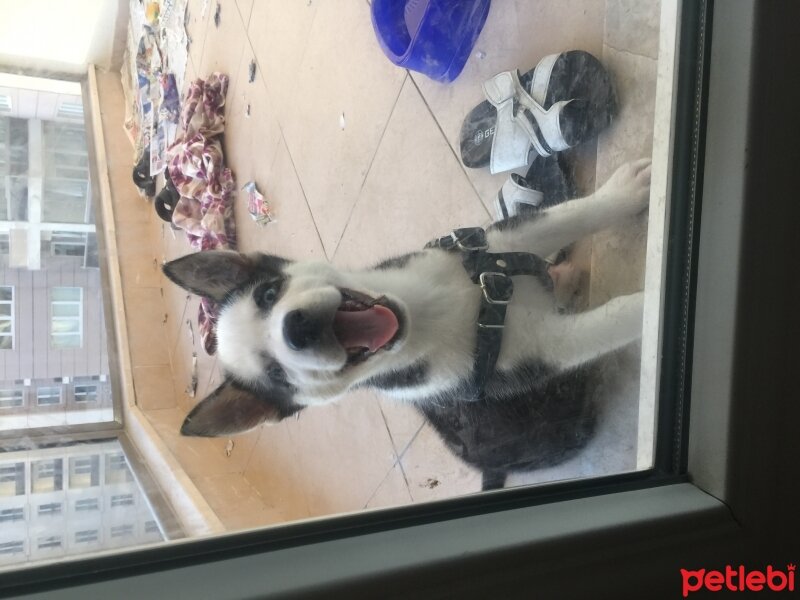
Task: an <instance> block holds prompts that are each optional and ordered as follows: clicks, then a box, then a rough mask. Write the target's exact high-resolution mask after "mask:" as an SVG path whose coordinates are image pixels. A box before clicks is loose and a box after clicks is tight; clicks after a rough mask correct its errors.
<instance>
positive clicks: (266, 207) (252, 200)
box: [242, 181, 275, 226]
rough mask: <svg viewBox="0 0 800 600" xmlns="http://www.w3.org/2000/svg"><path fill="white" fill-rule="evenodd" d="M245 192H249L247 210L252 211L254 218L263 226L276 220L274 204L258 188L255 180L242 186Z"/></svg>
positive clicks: (251, 214)
mask: <svg viewBox="0 0 800 600" xmlns="http://www.w3.org/2000/svg"><path fill="white" fill-rule="evenodd" d="M242 191H243V192H247V212H249V213H250V216H251V217H252V219H253V220H254V221H255V222H256V223H258V224H259V225H261V226H264V225H266V224H267V223H271V222H272V221H274V220H275V214H274V213H273V212H272V206H270V203H269V202H268V201H267V199H266V198H264V196H263V195H262V194H261V192H259V191H258V189H257V188H256V182H255V181H248V182H247V183H245V184H244V187H242Z"/></svg>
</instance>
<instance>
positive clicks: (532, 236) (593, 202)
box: [488, 159, 650, 256]
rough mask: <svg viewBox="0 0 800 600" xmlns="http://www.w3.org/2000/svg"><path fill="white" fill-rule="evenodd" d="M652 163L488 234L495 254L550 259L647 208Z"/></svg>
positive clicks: (627, 167)
mask: <svg viewBox="0 0 800 600" xmlns="http://www.w3.org/2000/svg"><path fill="white" fill-rule="evenodd" d="M649 195H650V160H649V159H641V160H637V161H633V162H630V163H626V164H624V165H622V166H621V167H620V168H619V169H617V170H616V171H615V172H614V174H613V175H612V176H611V177H610V178H609V179H608V181H606V183H605V184H604V185H603V186H602V187H601V188H600V189H599V190H597V191H596V192H595V193H594V194H592V195H591V196H588V197H586V198H580V199H578V200H570V201H569V202H565V203H563V204H559V205H557V206H554V207H552V208H548V209H547V210H545V211H543V212H541V213H540V214H538V215H534V216H533V217H530V218H529V219H528V220H523V219H521V220H519V221H516V222H509V223H507V224H501V226H500V227H498V228H496V229H493V230H490V231H489V234H488V235H489V247H490V248H491V249H492V252H511V251H516V252H533V253H534V254H538V255H539V256H549V255H550V254H552V253H554V252H557V251H558V250H560V249H561V248H564V247H565V246H568V245H569V244H571V243H572V242H574V241H576V240H578V239H580V238H582V237H584V236H586V235H589V234H591V233H594V232H595V231H600V230H602V229H607V228H609V227H611V226H613V225H615V224H617V223H619V222H620V221H621V220H623V219H626V218H628V217H632V216H634V215H636V214H638V213H640V212H641V211H642V210H644V209H645V208H646V207H647V202H648V199H649Z"/></svg>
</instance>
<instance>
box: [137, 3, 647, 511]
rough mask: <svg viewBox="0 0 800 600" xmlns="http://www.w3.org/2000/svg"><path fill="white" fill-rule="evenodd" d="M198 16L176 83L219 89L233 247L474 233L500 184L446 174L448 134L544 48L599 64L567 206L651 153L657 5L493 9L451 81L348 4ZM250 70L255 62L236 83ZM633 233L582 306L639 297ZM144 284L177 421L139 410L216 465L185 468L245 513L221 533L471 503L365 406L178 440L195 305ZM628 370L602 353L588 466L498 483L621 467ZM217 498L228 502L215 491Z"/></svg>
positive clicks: (392, 245)
mask: <svg viewBox="0 0 800 600" xmlns="http://www.w3.org/2000/svg"><path fill="white" fill-rule="evenodd" d="M202 4H203V2H202V0H190V2H189V20H188V34H189V37H190V39H191V45H190V62H189V66H188V70H187V74H186V81H191V80H192V79H193V78H194V77H195V76H199V77H203V76H207V75H208V74H209V73H210V72H211V71H212V70H218V71H222V72H224V73H227V74H228V75H229V76H230V86H229V91H228V97H227V106H226V109H227V129H226V135H225V141H224V145H225V152H226V159H227V163H228V165H229V166H230V167H231V168H232V169H233V171H234V173H235V175H236V178H237V181H238V183H239V185H240V186H241V184H244V183H245V182H247V181H251V180H252V181H255V182H256V183H257V185H258V187H259V188H260V190H261V191H262V192H263V193H264V194H265V195H266V196H267V198H268V199H269V200H271V202H272V203H273V207H274V211H275V213H276V215H277V221H276V222H274V223H271V224H269V225H268V226H266V227H263V228H262V227H260V226H258V225H256V224H255V223H254V222H253V221H252V220H251V219H250V218H249V215H248V214H247V212H246V207H245V200H244V197H239V198H238V199H237V205H236V209H235V210H236V225H237V228H238V235H239V247H240V249H241V250H243V251H252V250H261V251H264V252H273V253H279V254H283V255H286V256H289V257H291V258H296V259H303V258H316V259H328V260H331V261H333V262H334V263H335V264H339V265H364V264H368V263H372V262H375V261H376V260H377V259H379V258H383V257H386V256H387V255H390V254H393V253H399V252H403V251H405V250H411V249H416V248H419V247H420V246H421V245H422V244H424V243H425V242H426V241H427V240H428V239H430V238H432V237H434V236H436V235H441V234H443V233H445V232H447V231H449V230H450V229H452V228H453V227H456V226H467V225H476V224H477V225H484V224H486V223H488V222H489V221H490V220H491V215H490V212H489V209H490V207H491V203H492V200H493V198H494V195H495V194H496V192H497V189H498V188H499V187H500V185H501V184H502V182H503V181H504V179H505V178H506V177H507V174H503V175H495V176H492V175H490V174H489V173H488V170H470V169H465V168H464V167H462V165H461V163H460V160H459V158H458V131H459V127H460V124H461V120H462V119H463V117H464V115H465V114H466V113H467V112H468V111H469V109H470V108H471V107H472V106H474V105H475V104H476V103H477V102H479V101H480V100H481V99H482V97H481V87H480V84H481V82H482V81H483V80H484V79H486V78H487V77H489V76H491V75H492V74H494V73H495V72H498V71H501V70H507V69H509V68H515V67H520V68H523V69H528V68H530V67H531V66H532V65H535V64H536V62H538V60H539V59H540V58H541V57H543V56H544V55H546V54H550V53H554V52H559V51H562V50H567V49H575V48H577V49H584V50H588V51H590V52H592V53H594V54H595V55H597V56H599V57H601V58H602V59H603V60H604V61H605V62H606V63H607V64H608V65H609V68H610V69H611V71H612V74H613V76H614V78H615V80H616V82H617V87H618V93H619V96H620V100H621V113H620V115H619V118H618V119H617V121H616V122H615V123H614V124H613V125H612V127H611V128H610V129H609V130H608V131H607V132H605V133H604V134H603V135H601V137H600V140H599V142H598V143H597V144H587V145H586V146H585V147H583V148H581V149H579V150H577V151H575V156H576V158H577V159H578V160H579V161H580V162H581V164H582V167H581V169H580V173H581V181H580V183H581V186H582V187H583V189H584V191H591V189H593V186H594V185H595V181H596V180H597V181H600V182H602V181H604V180H605V178H606V177H607V176H608V174H609V173H610V172H611V171H612V170H613V168H615V167H616V166H617V165H618V164H619V163H621V162H623V161H625V160H629V159H633V158H638V157H639V156H648V155H649V153H650V146H651V144H652V135H651V131H652V121H653V97H654V91H655V65H656V60H657V55H656V53H657V48H658V41H657V38H658V18H659V10H658V6H659V2H658V0H655V1H638V0H636V1H634V0H607V1H604V0H537V1H536V2H530V1H528V0H495V2H494V5H493V7H492V9H491V11H490V14H489V17H488V19H487V22H486V25H485V28H484V30H483V32H482V34H481V37H480V38H479V40H478V42H477V45H476V52H475V53H474V54H473V56H472V57H471V58H470V59H469V62H468V63H467V66H466V68H465V69H464V71H463V74H462V75H461V76H460V77H459V79H458V80H457V81H456V82H455V83H453V84H450V85H442V84H439V83H435V82H433V81H430V80H428V79H426V78H425V77H424V76H422V75H420V74H417V73H409V72H407V71H405V70H403V69H399V68H396V67H394V66H393V65H392V64H390V63H389V62H388V60H386V59H385V57H384V56H383V55H382V53H381V52H380V50H379V48H378V45H377V42H376V40H375V37H374V34H373V31H372V27H371V24H370V14H369V4H368V3H367V2H366V1H356V0H346V1H342V2H339V1H336V2H334V1H333V0H308V1H307V2H306V1H299V0H298V1H295V0H292V1H291V2H287V1H286V0H236V1H234V0H221V1H220V4H221V12H220V15H221V20H220V25H219V27H217V26H215V24H214V21H213V19H212V18H210V14H211V13H212V12H213V8H214V4H215V2H210V3H209V8H208V9H207V10H206V14H205V15H202V14H201V13H202V8H201V7H202ZM251 61H255V62H256V65H257V71H256V77H255V81H253V82H252V83H250V82H248V79H247V72H248V67H249V65H250V63H251ZM248 107H249V114H248V112H247V108H248ZM342 123H343V124H344V126H342ZM597 148H599V152H598V151H597ZM596 155H597V161H596V163H597V165H596V168H595V156H596ZM595 174H596V175H597V176H596V177H595ZM156 226H157V227H160V231H158V232H157V234H155V239H157V240H159V243H160V246H159V252H160V256H159V258H160V259H162V260H163V259H171V258H175V257H178V256H181V255H183V254H186V253H187V252H189V251H190V249H189V246H188V244H187V243H186V242H185V240H184V239H183V238H182V234H181V232H174V231H172V230H171V229H170V228H169V227H168V226H167V225H156ZM644 235H645V234H644V230H643V225H642V224H641V223H637V224H635V226H633V227H631V226H630V225H627V226H626V227H625V232H623V233H619V232H617V233H613V232H612V233H608V234H604V235H603V236H600V237H598V238H596V239H595V240H594V252H593V253H592V288H591V299H590V301H591V302H592V303H594V304H596V303H598V302H600V301H602V299H603V298H606V297H609V296H610V295H616V294H618V293H621V292H625V291H628V288H635V287H636V286H637V285H640V279H641V271H642V268H643V260H638V261H637V260H634V261H633V263H634V264H633V265H631V264H629V263H630V259H629V258H626V256H627V257H629V256H640V257H643V248H644V246H643V239H644ZM591 246H592V243H591V242H589V243H588V246H587V247H588V248H591ZM621 259H624V260H621ZM620 265H624V266H622V267H621V266H620ZM161 287H162V288H163V295H164V302H165V303H166V305H167V313H168V315H167V316H168V319H167V324H166V327H167V331H168V335H167V338H168V340H167V348H166V349H163V350H158V349H156V350H155V351H156V352H161V351H168V352H169V354H170V357H171V360H172V368H173V378H174V381H175V388H176V389H177V390H178V398H179V400H178V403H177V406H172V407H168V408H159V407H158V406H152V407H147V408H150V409H152V410H151V411H150V414H151V415H153V417H156V416H157V417H158V418H157V419H154V420H155V421H157V422H158V429H159V433H160V434H161V435H162V436H163V437H164V438H165V439H166V440H168V441H169V444H168V445H169V446H170V447H171V448H173V450H174V452H175V453H176V454H177V455H178V457H179V458H184V459H185V462H186V463H187V464H195V465H196V464H197V461H195V462H194V463H193V462H192V460H191V457H192V455H194V456H200V455H202V456H207V455H211V456H217V457H219V456H222V455H223V454H224V455H225V456H228V455H230V456H228V458H229V459H233V460H221V459H210V460H203V461H202V468H200V469H197V468H195V467H192V469H190V471H191V472H190V473H189V474H190V476H191V477H192V478H193V480H194V481H195V483H196V484H197V485H198V487H199V488H200V490H201V491H202V492H203V494H204V495H205V496H206V497H207V498H208V499H209V501H210V502H211V504H212V506H215V508H216V505H217V504H221V503H223V501H222V500H221V499H220V500H219V502H216V503H215V501H214V499H215V498H218V497H219V492H220V490H221V489H226V490H229V491H230V490H233V493H234V497H235V498H236V499H237V500H236V503H237V505H238V504H241V511H244V514H251V515H252V517H251V518H247V517H244V516H242V514H243V513H240V512H237V511H238V510H239V509H238V508H237V509H236V510H235V511H234V516H232V517H231V518H229V519H228V520H227V523H228V525H229V526H230V527H245V526H253V525H259V524H266V523H274V522H279V521H284V520H289V519H297V518H304V517H309V516H318V515H323V514H330V513H333V512H347V511H353V510H359V509H362V508H376V507H383V506H389V505H397V504H405V503H408V502H412V501H422V500H430V499H437V498H443V497H449V496H452V495H455V494H462V493H472V492H476V491H478V490H479V487H480V477H479V475H478V474H477V473H476V472H475V471H473V470H472V469H470V468H469V467H467V466H465V465H463V464H461V463H460V462H459V461H458V460H457V459H455V458H454V457H453V456H452V455H450V454H449V453H448V451H447V450H446V449H445V448H444V447H443V445H442V443H441V442H440V440H439V439H438V437H437V436H436V434H435V432H434V431H433V430H432V429H431V428H430V427H429V426H428V425H425V424H424V423H423V419H422V418H421V417H420V416H419V415H418V414H417V412H416V411H415V410H414V409H412V408H410V407H408V406H402V405H397V404H392V403H390V402H387V401H385V400H382V399H379V398H378V397H377V396H375V395H373V394H372V393H369V392H359V393H358V394H354V395H353V397H352V398H350V399H348V400H346V401H344V402H342V403H341V404H338V405H334V406H328V407H322V408H315V409H310V410H306V411H304V412H303V413H302V416H301V417H300V418H299V419H297V420H294V419H290V420H288V421H285V422H283V423H281V424H278V425H275V426H271V427H263V428H261V429H260V430H256V431H254V432H251V433H248V434H246V435H244V436H239V437H237V438H234V439H233V443H232V444H231V443H230V442H229V440H191V439H186V438H183V439H180V438H179V437H178V434H177V430H178V427H179V424H180V421H181V419H182V417H183V415H184V414H185V413H186V411H187V410H189V409H190V408H191V406H193V405H194V404H195V403H196V401H197V400H198V399H200V398H202V397H203V396H204V395H205V394H206V393H207V392H208V391H210V390H211V389H213V387H214V386H215V385H216V384H217V383H218V382H219V381H220V373H219V370H218V368H217V366H216V361H215V359H214V357H209V356H207V355H205V353H204V352H203V350H202V348H201V347H200V340H199V337H198V336H196V335H194V336H193V335H192V332H191V331H190V330H191V329H192V326H190V323H193V324H194V325H193V327H194V328H196V316H197V299H196V298H193V297H190V296H187V295H186V293H185V292H183V291H181V290H179V289H177V288H176V287H175V286H174V285H172V284H170V283H169V282H167V281H165V280H162V281H161ZM143 318H147V317H143ZM134 342H135V340H134ZM133 350H134V351H135V352H140V353H142V352H152V351H154V350H153V349H147V348H139V347H134V348H133ZM193 353H194V354H195V355H196V356H197V360H198V372H199V382H198V389H197V394H196V395H195V397H191V396H190V395H189V394H187V393H185V392H184V388H185V387H186V385H187V384H188V382H189V379H190V374H191V368H192V366H191V365H192V355H193ZM636 361H637V355H636V351H635V349H633V350H631V351H628V352H623V353H620V354H619V355H618V356H614V357H611V358H609V360H608V367H609V368H608V371H609V372H610V373H613V374H614V376H610V377H607V378H605V379H604V380H603V381H601V382H599V383H598V386H599V387H598V390H599V391H598V396H599V397H601V398H602V400H603V413H602V416H601V427H600V429H599V430H598V434H597V437H596V439H595V440H594V442H592V443H591V444H590V446H589V447H588V448H587V449H586V451H584V452H583V453H582V454H581V455H580V456H578V457H576V458H574V459H573V460H571V461H569V462H568V463H566V464H564V465H561V466H559V467H554V468H551V469H545V470H542V471H538V472H536V473H530V474H518V475H514V476H512V478H511V479H510V482H509V483H510V484H521V483H530V482H539V481H549V480H554V479H564V478H570V477H578V476H587V475H598V474H604V473H608V472H615V471H620V470H629V469H631V468H633V464H634V459H635V456H634V455H635V443H636V441H635V440H636V431H635V428H636V408H637V407H636V396H637V377H638V375H637V374H638V366H637V363H636ZM619 374H622V375H621V376H618V375H619ZM152 375H154V376H155V373H154V374H152ZM151 379H155V377H153V378H151ZM152 385H156V383H155V382H153V384H152ZM154 411H158V413H157V415H156V413H155V412H154ZM225 498H226V500H225V502H226V503H229V502H230V494H228V495H227V496H225Z"/></svg>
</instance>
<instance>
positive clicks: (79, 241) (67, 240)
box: [50, 230, 89, 257]
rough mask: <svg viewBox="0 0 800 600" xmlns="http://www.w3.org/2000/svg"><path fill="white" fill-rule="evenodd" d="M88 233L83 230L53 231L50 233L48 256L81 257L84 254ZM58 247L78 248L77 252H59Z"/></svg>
mask: <svg viewBox="0 0 800 600" xmlns="http://www.w3.org/2000/svg"><path fill="white" fill-rule="evenodd" d="M88 239H89V234H88V233H86V232H85V231H61V230H58V231H53V232H52V233H51V234H50V256H74V257H83V256H84V255H85V254H86V246H87V244H88ZM59 248H64V249H67V248H78V249H79V250H80V252H79V253H78V254H66V253H65V254H59V253H58V252H57V250H58V249H59Z"/></svg>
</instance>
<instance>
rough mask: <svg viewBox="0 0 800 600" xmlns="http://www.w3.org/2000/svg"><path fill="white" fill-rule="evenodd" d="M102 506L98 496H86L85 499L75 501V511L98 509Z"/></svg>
mask: <svg viewBox="0 0 800 600" xmlns="http://www.w3.org/2000/svg"><path fill="white" fill-rule="evenodd" d="M99 508H100V502H99V501H98V500H97V498H84V499H83V500H78V501H77V502H75V511H76V512H80V511H90V510H98V509H99Z"/></svg>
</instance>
